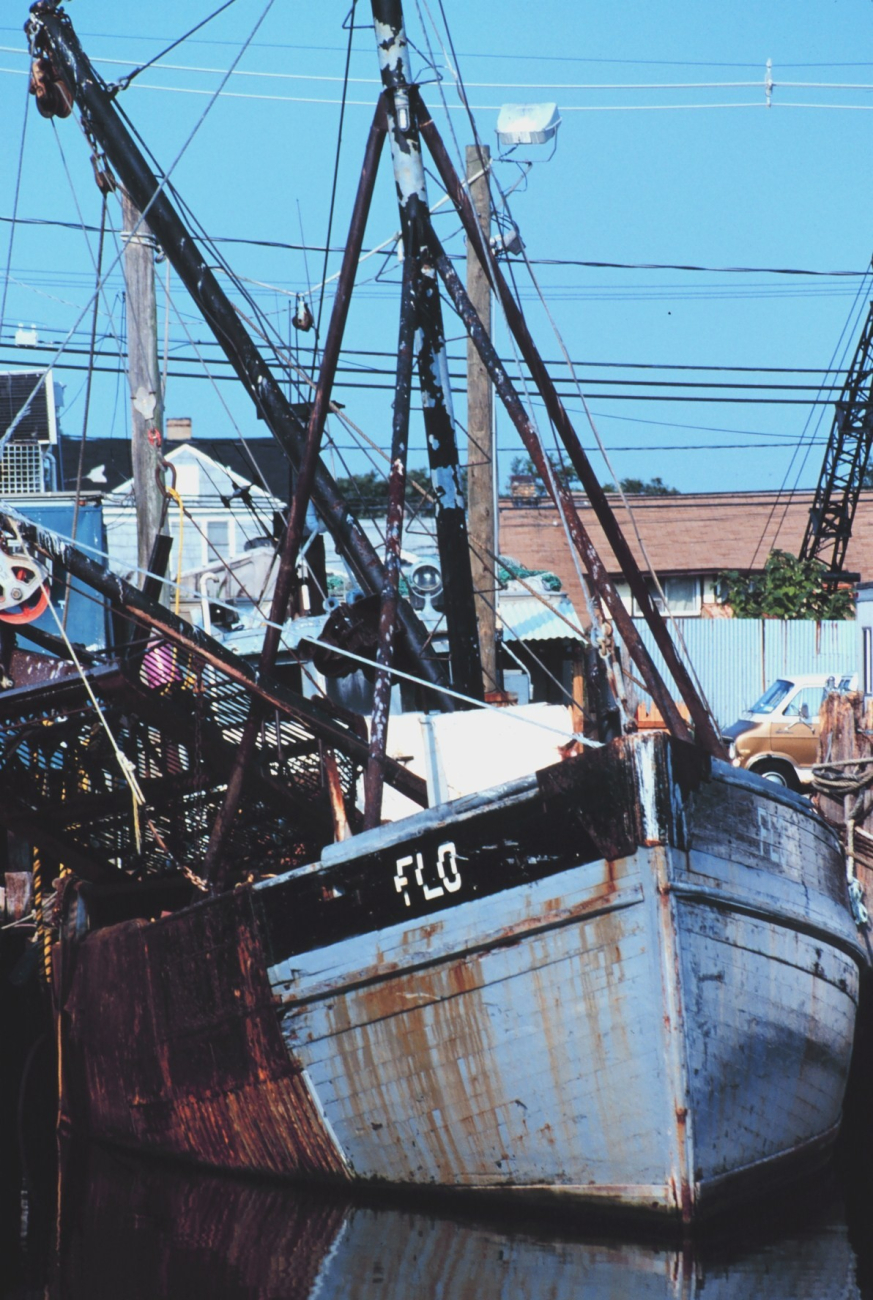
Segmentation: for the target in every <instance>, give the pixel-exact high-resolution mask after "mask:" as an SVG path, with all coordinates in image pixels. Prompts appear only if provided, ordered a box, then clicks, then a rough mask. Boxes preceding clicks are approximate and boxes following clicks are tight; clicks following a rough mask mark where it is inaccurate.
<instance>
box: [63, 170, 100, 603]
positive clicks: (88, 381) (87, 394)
mask: <svg viewBox="0 0 873 1300" xmlns="http://www.w3.org/2000/svg"><path fill="white" fill-rule="evenodd" d="M106 206H107V199H106V195H105V194H104V195H102V203H101V205H100V239H99V242H98V244H97V263H96V266H95V268H94V270H95V275H96V279H97V285H98V286H99V284H100V272H101V269H102V267H103V245H104V237H105V234H106ZM99 310H100V294H99V292H97V291H96V290H95V293H94V311H93V314H92V316H91V365H89V367H88V376H87V379H86V381H85V409H84V412H83V414H82V437H81V439H80V441H79V461H78V466H77V469H76V500H75V503H74V505H73V524H72V529H71V532H72V535H73V541H75V540H76V530H77V527H78V524H79V504H80V502H81V494H82V474H83V472H84V469H85V442H86V440H87V437H88V413H89V411H90V409H91V386H92V382H93V379H94V367H93V361H94V346H95V343H96V339H97V317H98V314H99ZM67 588H68V590H69V581H68V583H67ZM68 612H69V602H68V601H65V603H64V627H65V628H66V626H67V614H68Z"/></svg>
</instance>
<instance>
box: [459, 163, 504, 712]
mask: <svg viewBox="0 0 873 1300" xmlns="http://www.w3.org/2000/svg"><path fill="white" fill-rule="evenodd" d="M466 158H467V184H468V186H469V190H470V197H471V199H472V201H473V207H474V208H475V209H476V216H477V218H478V220H479V225H480V226H481V228H482V238H483V239H484V240H485V242H486V244H487V243H488V242H489V239H490V237H491V193H490V189H489V186H488V168H489V166H490V163H491V150H490V149H489V148H488V146H487V145H467V154H466ZM472 244H473V241H472V240H471V239H468V241H467V296H468V297H469V299H470V302H471V303H472V304H473V306H474V307H475V309H476V312H477V314H478V316H479V319H480V321H481V322H482V326H483V328H484V329H485V331H486V332H487V333H488V334H489V335H490V333H491V285H490V283H489V280H488V276H487V274H486V272H485V268H484V266H483V264H482V261H481V259H480V257H479V251H478V249H476V248H474V247H472ZM493 421H494V398H493V393H492V388H491V380H490V378H489V375H488V371H487V370H486V368H485V365H484V364H483V362H482V358H481V357H480V356H479V353H478V352H477V350H476V345H475V344H474V343H473V340H472V339H471V338H468V339H467V445H468V452H467V509H468V524H467V527H468V530H469V535H470V567H471V569H472V572H473V591H474V593H475V600H476V620H477V622H478V624H479V653H480V657H481V660H482V682H483V685H484V688H485V691H486V692H488V691H496V690H499V689H500V678H499V675H498V670H497V644H496V637H497V583H496V581H495V575H494V561H493V559H492V556H493V555H495V554H496V553H497V546H496V534H495V528H494V522H495V521H494V476H495V472H496V467H495V464H494V426H493Z"/></svg>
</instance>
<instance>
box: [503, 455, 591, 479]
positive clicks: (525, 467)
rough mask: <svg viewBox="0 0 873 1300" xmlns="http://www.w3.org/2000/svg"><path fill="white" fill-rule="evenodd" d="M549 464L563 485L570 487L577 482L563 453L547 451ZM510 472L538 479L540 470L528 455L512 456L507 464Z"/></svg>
mask: <svg viewBox="0 0 873 1300" xmlns="http://www.w3.org/2000/svg"><path fill="white" fill-rule="evenodd" d="M549 464H550V465H551V467H552V473H553V474H554V475H555V477H556V478H557V479H558V481H559V482H560V483H563V484H564V485H565V487H572V486H573V484H575V483H578V482H579V475H578V474H577V473H576V471H575V469H574V468H573V466H572V465H571V464H570V462H569V461H568V460H565V459H564V455H563V453H561V454H560V455H559V454H558V453H557V452H554V451H552V452H549ZM509 472H510V474H528V475H530V476H531V477H532V478H535V479H539V477H540V472H539V470H538V469H537V467H536V465H534V463H533V461H532V460H531V458H530V456H513V458H512V460H511V461H510V464H509Z"/></svg>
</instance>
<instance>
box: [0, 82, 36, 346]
mask: <svg viewBox="0 0 873 1300" xmlns="http://www.w3.org/2000/svg"><path fill="white" fill-rule="evenodd" d="M29 105H30V83H29V82H28V85H27V92H26V96H25V100H24V117H23V119H22V123H21V141H20V143H19V146H18V166H17V169H16V173H15V198H14V200H13V203H12V225H11V227H10V230H9V246H8V248H7V250H6V278H5V279H4V281H3V300H2V302H0V330H2V329H3V326H4V325H5V323H6V295H7V293H8V292H9V273H10V271H11V269H12V245H13V243H14V240H15V226H16V223H17V220H18V200H19V198H20V196H21V173H22V169H23V166H24V142H25V138H26V136H27V117H28V112H27V110H28V107H29Z"/></svg>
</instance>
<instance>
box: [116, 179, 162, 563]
mask: <svg viewBox="0 0 873 1300" xmlns="http://www.w3.org/2000/svg"><path fill="white" fill-rule="evenodd" d="M122 209H123V214H124V235H123V238H124V278H125V280H126V282H127V340H128V342H127V377H128V382H129V384H130V400H131V459H132V461H133V492H134V498H135V500H136V539H137V564H138V565H139V569H140V583H139V585H140V586H142V584H143V580H144V578H145V571H146V570H147V569H148V567H149V560H150V559H151V554H152V546H153V545H154V541H155V538H156V537H157V535H158V532H159V531H160V527H161V515H162V513H163V508H164V498H163V495H162V494H161V489H160V487H159V485H158V473H159V472H160V463H161V439H162V437H163V428H164V403H163V395H162V393H161V376H160V370H159V368H158V310H157V303H156V300H155V238H154V235H153V234H152V232H151V231H150V230H149V228H148V225H147V224H146V222H145V221H140V214H139V210H138V209H137V208H136V207H135V206H134V204H133V203H132V202H131V200H130V199H129V198H128V196H127V194H126V193H122ZM137 222H139V227H138V228H137ZM134 230H136V233H135V234H132V233H131V232H132V231H134Z"/></svg>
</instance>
